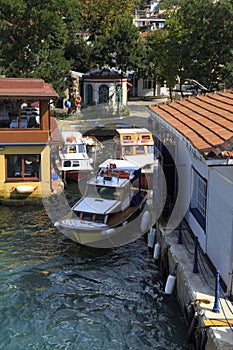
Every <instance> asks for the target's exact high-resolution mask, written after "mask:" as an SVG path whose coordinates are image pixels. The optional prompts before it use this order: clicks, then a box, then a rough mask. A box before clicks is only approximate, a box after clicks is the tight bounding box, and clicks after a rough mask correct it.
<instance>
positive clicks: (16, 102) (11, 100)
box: [0, 78, 58, 198]
mask: <svg viewBox="0 0 233 350" xmlns="http://www.w3.org/2000/svg"><path fill="white" fill-rule="evenodd" d="M57 97H58V95H57V93H56V92H55V90H54V89H53V87H52V86H51V85H50V84H47V83H45V82H44V81H43V80H42V79H26V78H22V79H21V78H1V79H0V169H1V171H0V197H5V198H17V197H19V196H32V197H41V196H46V195H48V194H49V193H51V166H50V146H49V141H50V136H51V123H50V115H49V109H50V102H51V101H52V100H54V99H56V98H57ZM35 106H36V107H35Z"/></svg>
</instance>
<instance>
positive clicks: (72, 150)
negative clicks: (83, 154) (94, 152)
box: [69, 146, 77, 153]
mask: <svg viewBox="0 0 233 350" xmlns="http://www.w3.org/2000/svg"><path fill="white" fill-rule="evenodd" d="M76 152H77V150H76V146H69V153H76Z"/></svg>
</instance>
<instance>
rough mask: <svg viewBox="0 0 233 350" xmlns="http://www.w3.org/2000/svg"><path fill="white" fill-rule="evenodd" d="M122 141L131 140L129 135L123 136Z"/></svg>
mask: <svg viewBox="0 0 233 350" xmlns="http://www.w3.org/2000/svg"><path fill="white" fill-rule="evenodd" d="M123 141H131V136H130V135H126V136H123Z"/></svg>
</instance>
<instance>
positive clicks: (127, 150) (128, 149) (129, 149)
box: [123, 146, 133, 154]
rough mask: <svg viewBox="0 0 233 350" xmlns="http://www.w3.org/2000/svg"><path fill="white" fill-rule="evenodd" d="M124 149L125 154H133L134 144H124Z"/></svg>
mask: <svg viewBox="0 0 233 350" xmlns="http://www.w3.org/2000/svg"><path fill="white" fill-rule="evenodd" d="M123 150H124V154H133V147H132V146H124V147H123Z"/></svg>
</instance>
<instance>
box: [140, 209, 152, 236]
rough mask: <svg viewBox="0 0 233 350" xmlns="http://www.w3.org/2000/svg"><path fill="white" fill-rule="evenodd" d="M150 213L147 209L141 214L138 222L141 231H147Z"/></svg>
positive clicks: (149, 223) (149, 224)
mask: <svg viewBox="0 0 233 350" xmlns="http://www.w3.org/2000/svg"><path fill="white" fill-rule="evenodd" d="M151 219H152V217H151V213H150V212H149V210H146V211H145V213H144V214H143V216H142V220H141V223H140V229H141V231H142V232H143V233H145V232H147V231H148V230H149V228H150V226H151Z"/></svg>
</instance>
